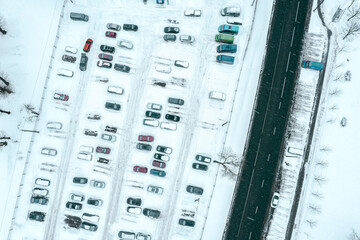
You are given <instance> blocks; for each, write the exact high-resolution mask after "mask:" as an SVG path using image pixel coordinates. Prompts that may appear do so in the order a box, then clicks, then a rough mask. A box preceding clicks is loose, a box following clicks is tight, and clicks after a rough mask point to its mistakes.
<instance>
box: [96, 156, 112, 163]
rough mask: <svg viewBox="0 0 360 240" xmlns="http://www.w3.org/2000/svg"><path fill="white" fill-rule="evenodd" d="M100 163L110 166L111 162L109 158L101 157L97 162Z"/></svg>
mask: <svg viewBox="0 0 360 240" xmlns="http://www.w3.org/2000/svg"><path fill="white" fill-rule="evenodd" d="M97 161H98V162H99V163H104V164H109V162H110V160H109V159H107V158H103V157H99V159H98V160H97Z"/></svg>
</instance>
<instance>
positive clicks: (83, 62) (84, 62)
mask: <svg viewBox="0 0 360 240" xmlns="http://www.w3.org/2000/svg"><path fill="white" fill-rule="evenodd" d="M87 62H88V57H87V56H86V54H85V53H81V58H80V65H79V69H80V70H81V71H86V67H87Z"/></svg>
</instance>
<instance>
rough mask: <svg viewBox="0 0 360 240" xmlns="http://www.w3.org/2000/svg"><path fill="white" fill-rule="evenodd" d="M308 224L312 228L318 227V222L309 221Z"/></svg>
mask: <svg viewBox="0 0 360 240" xmlns="http://www.w3.org/2000/svg"><path fill="white" fill-rule="evenodd" d="M306 222H307V223H308V224H309V226H310V228H313V227H316V224H317V222H316V221H315V220H312V219H308V220H306Z"/></svg>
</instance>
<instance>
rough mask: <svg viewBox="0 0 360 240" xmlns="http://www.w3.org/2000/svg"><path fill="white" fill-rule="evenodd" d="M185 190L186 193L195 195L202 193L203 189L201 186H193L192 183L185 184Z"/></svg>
mask: <svg viewBox="0 0 360 240" xmlns="http://www.w3.org/2000/svg"><path fill="white" fill-rule="evenodd" d="M186 191H187V192H188V193H194V194H196V195H202V194H203V192H204V190H203V189H202V188H201V187H195V186H193V185H187V187H186Z"/></svg>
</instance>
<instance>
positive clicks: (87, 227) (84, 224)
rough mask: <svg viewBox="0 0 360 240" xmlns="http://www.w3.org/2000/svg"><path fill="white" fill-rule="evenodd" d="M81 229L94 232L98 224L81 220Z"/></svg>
mask: <svg viewBox="0 0 360 240" xmlns="http://www.w3.org/2000/svg"><path fill="white" fill-rule="evenodd" d="M80 227H81V228H82V229H85V230H88V231H90V232H96V230H97V229H98V226H97V225H95V224H92V223H89V222H82V223H81V226H80Z"/></svg>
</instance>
